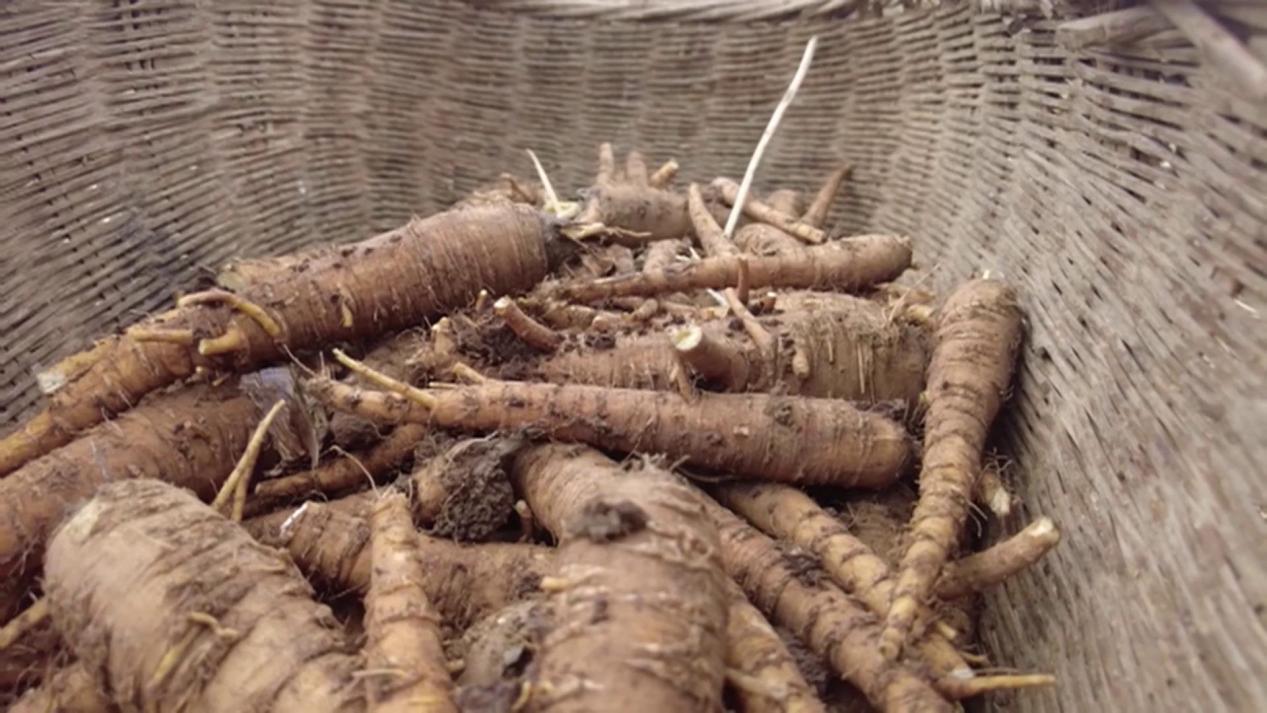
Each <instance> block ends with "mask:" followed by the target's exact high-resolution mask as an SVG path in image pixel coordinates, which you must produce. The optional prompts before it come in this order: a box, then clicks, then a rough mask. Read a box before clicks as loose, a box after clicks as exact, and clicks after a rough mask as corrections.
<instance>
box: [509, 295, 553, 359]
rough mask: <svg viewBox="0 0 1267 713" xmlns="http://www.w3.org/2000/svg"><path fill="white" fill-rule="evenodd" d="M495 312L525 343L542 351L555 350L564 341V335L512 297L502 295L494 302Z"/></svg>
mask: <svg viewBox="0 0 1267 713" xmlns="http://www.w3.org/2000/svg"><path fill="white" fill-rule="evenodd" d="M493 312H494V313H496V314H497V316H498V317H501V318H502V321H504V322H505V323H506V326H507V327H509V328H510V331H512V332H514V333H515V336H517V337H519V338H520V339H521V340H522V341H523V342H524V344H527V345H528V346H530V347H532V348H533V349H536V350H537V351H542V352H553V351H554V350H556V349H558V348H559V345H560V344H562V343H563V337H562V336H561V335H560V334H559V333H558V332H556V331H554V330H553V329H550V328H549V327H547V326H545V325H544V324H542V323H540V322H538V321H537V320H535V319H533V318H532V317H529V316H528V315H527V314H525V313H524V311H523V310H521V309H519V305H518V304H516V303H515V300H514V299H512V298H511V297H500V298H498V300H497V301H496V302H494V303H493Z"/></svg>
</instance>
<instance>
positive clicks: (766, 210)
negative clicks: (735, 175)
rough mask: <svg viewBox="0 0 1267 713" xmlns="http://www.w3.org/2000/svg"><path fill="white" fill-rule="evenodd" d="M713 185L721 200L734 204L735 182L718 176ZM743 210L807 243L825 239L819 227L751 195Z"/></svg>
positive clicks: (750, 215) (824, 233)
mask: <svg viewBox="0 0 1267 713" xmlns="http://www.w3.org/2000/svg"><path fill="white" fill-rule="evenodd" d="M713 186H714V187H715V188H717V189H718V190H719V191H720V192H721V197H722V200H724V201H726V202H727V203H729V204H730V205H734V204H735V201H736V199H737V198H738V197H739V185H738V184H737V183H735V182H734V181H731V180H729V179H726V178H718V179H716V180H715V181H713ZM743 212H744V215H746V216H748V217H749V218H752V219H753V220H759V221H761V222H762V223H768V224H770V225H772V226H774V227H776V228H778V229H779V230H782V231H783V232H785V233H787V234H789V235H792V236H795V237H796V238H799V239H800V240H803V241H805V242H807V243H811V244H818V243H821V242H823V241H824V240H826V239H827V233H826V232H824V231H823V230H822V229H821V228H816V227H814V226H812V225H809V224H807V223H804V222H802V221H800V220H797V219H796V217H795V216H791V215H788V214H787V213H784V212H783V211H779V210H775V209H774V208H773V207H771V206H769V205H767V204H766V203H763V202H761V201H759V200H757V199H756V198H753V197H751V196H750V197H749V198H748V200H747V201H745V202H744V205H743Z"/></svg>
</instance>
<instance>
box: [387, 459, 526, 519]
mask: <svg viewBox="0 0 1267 713" xmlns="http://www.w3.org/2000/svg"><path fill="white" fill-rule="evenodd" d="M522 446H523V441H522V440H520V439H518V438H496V437H494V438H468V439H465V440H462V441H458V442H457V443H455V444H454V445H453V446H451V447H449V448H448V449H446V450H445V451H444V452H443V453H441V454H440V455H438V456H436V457H434V458H431V459H430V460H428V461H427V462H425V463H423V464H422V465H420V466H418V467H417V468H415V469H414V472H413V475H412V476H411V477H410V480H411V481H412V483H413V501H414V508H413V509H414V514H415V515H416V516H417V518H418V520H419V521H420V522H422V523H425V524H427V525H430V526H431V532H432V533H433V534H435V535H437V536H440V537H449V538H452V539H454V540H457V541H459V542H462V541H477V540H481V539H484V538H486V537H488V536H489V535H491V534H493V533H494V532H496V531H497V530H498V528H500V527H501V526H502V525H505V524H506V522H507V521H508V520H509V519H510V515H511V513H512V512H514V506H515V493H514V490H513V489H512V488H511V485H510V475H509V466H510V460H511V458H513V457H514V454H515V451H517V450H519V449H520V448H521V447H522Z"/></svg>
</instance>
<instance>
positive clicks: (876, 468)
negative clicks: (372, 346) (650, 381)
mask: <svg viewBox="0 0 1267 713" xmlns="http://www.w3.org/2000/svg"><path fill="white" fill-rule="evenodd" d="M306 388H307V390H308V392H309V393H310V394H312V395H313V396H314V397H315V398H317V399H318V400H320V401H322V402H323V403H325V404H327V405H329V406H330V407H332V408H335V409H337V410H346V411H351V412H353V413H358V414H360V415H363V416H366V417H367V418H376V419H382V420H383V421H385V422H389V423H404V422H426V423H434V424H436V425H439V426H442V427H445V428H461V429H467V430H474V431H489V430H497V429H514V428H533V429H537V430H538V431H540V432H541V433H544V434H548V435H549V436H551V437H553V438H556V439H559V440H564V441H574V442H581V443H589V444H593V445H599V446H603V447H606V448H612V449H618V450H621V451H624V452H628V453H638V452H642V453H663V454H666V455H669V456H670V457H672V458H682V459H686V461H687V462H689V463H693V464H695V465H698V466H701V467H705V468H713V469H716V470H720V471H724V472H731V473H735V474H738V475H746V476H749V477H754V478H768V479H771V480H783V481H787V482H803V483H823V484H835V485H841V486H851V487H866V488H880V487H886V486H888V485H890V484H891V483H892V482H893V481H894V480H895V479H896V478H897V477H898V475H899V474H900V473H901V471H902V470H903V469H904V468H905V467H906V464H907V459H908V457H909V443H908V436H907V435H906V433H905V431H904V430H903V429H902V427H901V426H899V425H898V424H896V423H894V422H893V421H890V420H888V419H887V418H885V417H883V416H880V415H878V414H875V413H870V412H864V411H859V410H858V409H856V408H854V407H853V406H851V405H849V404H848V403H846V402H843V401H838V400H835V399H810V398H789V397H780V396H771V395H767V394H713V393H701V394H699V395H698V397H697V398H694V399H687V398H684V397H682V396H681V395H679V394H676V393H669V392H661V391H640V390H635V389H608V388H602V387H596V386H573V385H552V384H529V383H518V382H508V381H493V380H488V381H486V382H484V383H480V384H472V385H463V386H457V387H455V388H451V389H443V390H432V391H428V392H425V393H424V395H425V396H426V398H427V401H425V402H421V403H420V402H418V401H411V400H408V399H406V398H404V397H402V396H400V395H398V394H392V393H384V392H367V391H364V390H360V389H354V388H351V387H348V386H347V385H345V384H340V383H337V382H334V381H331V380H329V379H321V378H317V379H313V380H311V381H310V382H308V385H307V387H306ZM723 433H725V434H732V435H733V436H735V438H733V439H731V440H727V439H725V438H718V437H717V435H716V434H723ZM809 433H813V434H815V437H816V438H818V439H820V443H821V447H819V448H814V449H804V448H801V446H800V442H799V440H798V434H809Z"/></svg>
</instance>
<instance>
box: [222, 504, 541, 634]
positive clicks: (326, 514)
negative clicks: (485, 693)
mask: <svg viewBox="0 0 1267 713" xmlns="http://www.w3.org/2000/svg"><path fill="white" fill-rule="evenodd" d="M369 497H371V496H370V495H369V494H368V493H367V494H361V495H353V496H349V497H346V498H342V499H340V500H336V501H332V502H330V503H318V502H307V503H304V504H303V505H302V506H300V507H298V508H289V509H286V510H281V511H278V512H276V513H270V514H268V515H265V516H261V517H257V518H253V519H251V520H247V521H246V522H244V523H243V525H244V526H245V527H246V529H247V531H248V532H250V533H251V534H252V535H253V536H254V537H255V538H256V539H257V540H259V541H260V542H262V543H264V544H268V545H272V546H274V547H278V548H281V549H284V550H286V551H287V552H289V553H290V556H291V557H292V558H293V559H294V561H295V564H297V565H298V566H299V568H300V569H301V570H303V571H304V573H305V574H307V575H308V576H309V577H312V578H314V579H316V580H317V581H320V582H322V583H323V584H325V585H326V586H328V587H330V588H332V589H335V590H338V591H360V592H364V591H365V590H366V588H367V587H368V586H369V583H370V544H369V542H370V527H369V520H368V517H369V508H370V505H371V502H372V501H371V500H369ZM551 552H552V550H550V549H548V548H545V547H537V546H535V545H522V544H501V543H489V544H479V545H461V544H458V543H456V542H452V541H450V540H444V539H440V538H437V537H430V536H428V535H424V534H422V533H419V534H418V536H417V542H416V551H415V554H416V556H417V557H418V559H419V561H420V562H421V563H422V568H423V570H424V571H425V572H426V573H427V576H426V577H425V578H424V579H423V581H422V584H423V587H424V589H426V593H427V599H428V601H430V602H431V604H432V606H434V607H435V608H436V611H437V612H439V614H440V617H441V618H442V619H443V620H444V621H445V623H446V624H449V625H452V626H453V627H455V628H458V629H461V628H462V627H465V626H466V625H467V624H469V623H470V622H471V621H472V620H473V619H474V618H478V617H479V616H482V615H484V614H488V613H490V612H494V611H497V610H498V609H501V608H502V607H504V606H506V605H507V604H508V603H510V602H512V601H515V600H516V599H519V598H521V597H524V596H528V595H531V594H533V593H535V592H537V591H539V586H540V583H541V579H542V578H543V577H544V576H545V575H546V574H547V573H548V572H549V568H550V566H551Z"/></svg>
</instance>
